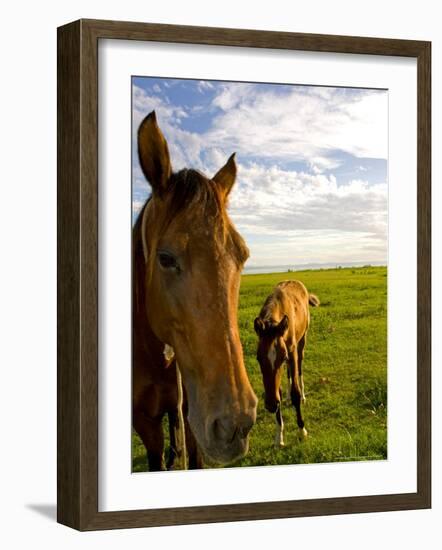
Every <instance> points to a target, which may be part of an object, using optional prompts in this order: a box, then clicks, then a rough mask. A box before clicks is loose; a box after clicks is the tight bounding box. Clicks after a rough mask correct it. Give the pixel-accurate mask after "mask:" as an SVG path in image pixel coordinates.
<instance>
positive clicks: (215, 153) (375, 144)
mask: <svg viewBox="0 0 442 550" xmlns="http://www.w3.org/2000/svg"><path fill="white" fill-rule="evenodd" d="M202 83H203V84H202ZM206 84H210V83H207V82H204V81H201V82H200V83H198V85H197V89H198V90H199V91H201V89H203V90H204V89H209V88H208V87H207V86H206ZM201 86H202V88H201ZM211 86H213V85H212V84H211ZM213 88H214V89H217V90H219V91H218V92H217V93H216V94H215V96H214V99H213V101H212V108H213V109H215V110H214V111H213V118H212V121H211V125H210V127H209V128H208V129H207V130H206V131H204V132H201V133H198V132H190V131H186V130H184V129H183V128H182V127H180V124H181V122H182V121H183V120H184V119H185V118H187V117H192V116H194V112H193V111H194V110H195V109H196V108H198V105H197V106H196V107H195V106H194V107H192V108H187V107H185V106H183V105H173V104H171V103H170V102H169V101H168V98H167V96H166V95H163V96H151V95H148V94H147V93H146V92H145V91H144V90H142V89H141V88H139V87H136V86H134V89H133V106H134V112H133V123H134V124H133V127H134V137H135V133H136V130H137V128H138V126H139V123H140V122H141V120H142V118H144V116H146V115H147V114H148V113H149V112H150V111H152V110H153V109H155V111H156V113H157V117H158V120H159V124H160V127H161V129H162V131H163V132H164V134H165V136H166V139H167V141H168V143H169V149H170V152H171V157H172V164H173V167H174V169H175V170H179V169H181V168H184V167H192V168H196V169H198V170H201V171H202V172H203V173H205V174H207V175H208V176H212V175H213V174H214V173H215V172H216V171H217V170H218V169H219V168H220V167H221V166H222V165H223V164H224V163H225V161H226V160H227V158H228V156H229V155H230V154H231V153H232V152H234V151H236V152H237V153H238V155H237V162H239V172H238V181H237V184H236V186H235V187H234V190H233V192H232V196H231V198H230V213H231V216H232V218H233V220H234V221H235V224H236V225H237V227H238V229H239V231H240V232H241V233H242V234H243V235H244V237H245V238H246V240H247V242H248V245H249V248H250V249H251V258H250V260H249V264H250V265H259V264H260V265H276V264H284V265H286V264H293V265H296V264H298V265H299V264H302V263H312V262H318V261H319V262H337V263H339V262H349V261H350V262H359V261H361V262H365V263H368V262H371V261H380V262H385V261H386V254H387V250H386V246H387V185H386V183H382V184H378V185H373V184H368V183H367V182H366V181H362V180H361V179H357V178H360V177H364V170H365V169H364V167H363V166H362V165H358V164H356V166H355V168H354V175H353V180H351V181H349V182H348V183H346V184H345V185H340V184H341V183H342V182H338V181H337V180H336V177H335V176H334V175H332V174H330V171H333V170H334V169H336V168H338V167H339V166H340V165H341V164H342V163H344V162H345V155H343V154H342V152H344V153H347V154H350V155H355V156H358V157H361V158H364V157H367V158H370V157H373V158H381V159H386V158H387V120H388V116H387V114H388V113H387V94H386V93H378V92H370V91H359V92H355V91H350V92H348V91H345V90H340V89H334V88H311V87H309V88H304V89H303V88H300V87H296V88H294V89H293V90H292V91H291V92H290V93H285V94H281V93H276V92H274V91H272V90H271V89H270V91H269V90H268V89H265V88H263V87H261V88H260V89H259V92H257V89H256V87H254V86H253V85H251V84H224V85H218V86H216V88H215V86H213ZM215 113H216V114H215ZM252 158H253V159H255V162H251V159H252ZM256 159H259V160H256ZM291 161H296V162H302V163H303V164H304V166H305V171H303V172H301V171H294V170H285V169H282V168H281V166H282V165H286V164H287V163H289V162H291ZM324 172H327V174H325V173H324ZM133 176H134V200H135V201H136V204H135V206H134V208H135V209H139V208H140V207H141V204H142V200H141V198H142V197H144V196H146V195H147V192H148V189H149V188H148V184H147V183H146V181H145V179H144V176H143V175H142V173H141V170H140V168H139V165H138V161H137V159H136V156H135V157H134V167H133ZM135 191H136V192H135Z"/></svg>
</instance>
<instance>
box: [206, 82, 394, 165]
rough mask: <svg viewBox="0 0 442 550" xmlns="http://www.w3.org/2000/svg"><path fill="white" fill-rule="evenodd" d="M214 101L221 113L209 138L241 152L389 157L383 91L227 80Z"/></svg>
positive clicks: (287, 158) (290, 156)
mask: <svg viewBox="0 0 442 550" xmlns="http://www.w3.org/2000/svg"><path fill="white" fill-rule="evenodd" d="M213 105H214V106H216V107H218V108H220V109H222V113H221V114H219V115H218V116H216V117H215V118H214V120H213V125H212V129H211V130H210V131H209V132H208V135H207V136H206V139H207V140H208V142H209V143H210V144H216V145H217V146H218V147H226V146H230V147H233V148H235V149H236V150H237V151H238V153H241V154H243V155H255V156H256V155H258V156H260V157H262V158H271V159H275V160H278V159H280V160H282V159H283V160H284V161H290V160H291V161H307V162H311V159H312V158H315V157H316V158H319V159H323V160H326V157H327V154H331V153H335V152H336V151H337V150H338V151H343V152H346V153H349V154H352V155H356V156H358V157H372V158H383V159H385V158H387V137H388V136H387V108H388V102H387V94H386V93H385V92H377V91H376V92H374V91H365V90H363V91H352V92H351V93H347V94H346V93H344V92H343V91H342V90H341V89H337V88H312V87H309V88H300V87H294V88H293V90H292V91H291V92H289V93H283V94H282V93H278V92H277V91H275V89H269V90H268V91H261V92H260V93H258V94H257V93H256V91H255V86H254V85H253V84H236V83H235V84H225V85H224V86H223V87H222V89H221V90H220V92H219V93H218V94H217V95H216V96H215V98H214V99H213ZM329 162H330V161H329ZM331 162H332V161H331ZM317 166H319V165H317ZM319 167H320V166H319Z"/></svg>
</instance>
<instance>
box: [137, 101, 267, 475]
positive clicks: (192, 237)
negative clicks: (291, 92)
mask: <svg viewBox="0 0 442 550" xmlns="http://www.w3.org/2000/svg"><path fill="white" fill-rule="evenodd" d="M138 155H139V160H140V165H141V168H142V171H143V173H144V175H145V176H146V178H147V180H148V182H149V183H150V185H151V187H152V195H151V197H150V199H148V200H147V202H146V204H145V205H144V207H143V208H142V210H141V212H140V214H139V217H138V220H137V223H136V224H135V227H134V230H133V396H132V397H133V426H134V429H135V431H136V432H137V433H138V434H139V436H140V437H141V439H142V441H143V443H144V446H145V447H146V450H147V455H148V462H149V469H150V470H164V469H165V465H164V458H163V451H164V437H163V430H162V419H163V417H164V416H165V415H166V414H167V415H168V416H169V426H170V430H171V436H172V437H171V443H172V451H173V447H174V444H175V431H176V428H177V422H178V415H179V412H180V411H179V409H180V407H179V406H178V405H179V389H180V384H177V373H178V376H179V377H182V383H183V387H184V401H185V402H184V416H185V417H186V423H187V422H188V425H187V430H186V431H187V436H188V437H187V439H188V442H187V445H188V450H189V466H190V467H200V466H201V460H199V459H198V457H195V453H194V450H195V449H194V448H195V445H194V442H192V439H193V438H192V436H194V438H195V439H196V443H197V445H198V448H199V449H200V450H201V451H202V453H203V455H204V459H205V460H208V461H211V462H216V463H221V464H224V463H227V462H231V461H233V460H235V459H238V458H240V457H242V456H244V455H245V454H246V453H247V451H248V434H249V431H250V429H251V428H252V426H253V424H254V423H255V420H256V405H257V399H256V396H255V394H254V392H253V390H252V387H251V385H250V382H249V379H248V377H247V373H246V369H245V366H244V359H243V352H242V347H241V342H240V339H239V330H238V320H237V309H238V294H239V285H240V274H241V270H242V267H243V265H244V262H245V261H246V259H247V257H248V253H249V252H248V249H247V247H246V245H245V243H244V241H243V239H242V237H241V236H240V235H239V233H238V232H237V231H236V230H235V228H234V226H233V224H232V222H231V221H230V219H229V217H228V215H227V211H226V204H227V198H228V195H229V193H230V191H231V189H232V186H233V184H234V182H235V177H236V163H235V159H234V155H232V156H231V157H230V158H229V160H228V161H227V163H226V164H225V166H224V167H223V168H221V169H220V170H219V171H218V172H217V173H216V174H215V176H213V178H211V179H210V178H207V177H206V176H204V175H203V174H201V173H199V172H197V171H196V170H190V169H185V170H181V171H179V172H177V173H174V172H173V171H172V167H171V162H170V156H169V150H168V146H167V142H166V140H165V138H164V136H163V134H162V132H161V130H160V128H159V126H158V124H157V120H156V116H155V112H152V113H150V114H149V115H148V116H147V117H146V118H145V119H144V120H143V121H142V123H141V125H140V127H139V129H138ZM171 348H173V351H172V353H170V349H171ZM177 364H178V366H179V370H178V369H177V368H176V365H177ZM189 427H190V430H189ZM189 441H190V445H189ZM173 454H174V453H173V452H172V455H173ZM172 461H173V460H172ZM168 466H169V467H173V465H172V464H169V465H168Z"/></svg>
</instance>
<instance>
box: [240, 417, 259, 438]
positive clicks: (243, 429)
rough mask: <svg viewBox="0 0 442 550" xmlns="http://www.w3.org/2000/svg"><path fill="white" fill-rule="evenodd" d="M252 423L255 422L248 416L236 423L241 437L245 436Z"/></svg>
mask: <svg viewBox="0 0 442 550" xmlns="http://www.w3.org/2000/svg"><path fill="white" fill-rule="evenodd" d="M254 423H255V422H254V420H253V418H251V417H250V416H245V417H244V418H243V419H242V421H241V422H240V424H239V425H238V434H239V436H240V437H242V438H243V439H244V438H246V437H247V435H248V434H249V432H250V430H251V429H252V427H253V424H254Z"/></svg>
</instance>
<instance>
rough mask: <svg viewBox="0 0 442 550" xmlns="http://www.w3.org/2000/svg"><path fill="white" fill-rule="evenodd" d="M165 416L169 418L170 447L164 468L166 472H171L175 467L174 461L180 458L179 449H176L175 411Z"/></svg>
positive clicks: (176, 415)
mask: <svg viewBox="0 0 442 550" xmlns="http://www.w3.org/2000/svg"><path fill="white" fill-rule="evenodd" d="M167 416H168V418H169V439H170V447H169V456H168V457H167V464H166V468H167V469H168V470H173V469H174V465H175V460H176V459H177V458H178V457H179V456H180V454H181V451H182V450H181V449H178V447H177V437H176V435H177V434H176V432H177V430H178V429H179V426H178V414H177V412H176V411H169V412H168V413H167Z"/></svg>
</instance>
